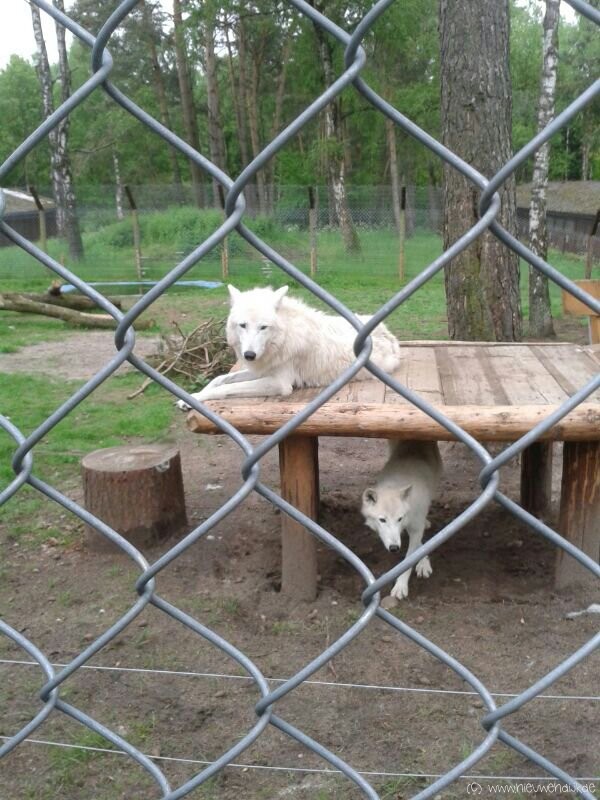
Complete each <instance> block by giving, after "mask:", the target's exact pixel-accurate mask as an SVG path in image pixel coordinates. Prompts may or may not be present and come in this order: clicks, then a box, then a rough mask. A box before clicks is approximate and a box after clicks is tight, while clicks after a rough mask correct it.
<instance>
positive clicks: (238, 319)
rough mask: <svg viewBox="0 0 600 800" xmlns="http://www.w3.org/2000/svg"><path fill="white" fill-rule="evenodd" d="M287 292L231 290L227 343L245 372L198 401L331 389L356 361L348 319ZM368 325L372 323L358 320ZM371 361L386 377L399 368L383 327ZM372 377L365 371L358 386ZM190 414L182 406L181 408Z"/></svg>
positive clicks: (225, 378)
mask: <svg viewBox="0 0 600 800" xmlns="http://www.w3.org/2000/svg"><path fill="white" fill-rule="evenodd" d="M287 291H288V287H287V286H283V287H282V288H281V289H277V291H273V289H271V288H267V289H251V290H250V291H248V292H240V291H238V289H236V288H234V287H233V286H229V296H230V298H231V309H230V312H229V317H228V319H227V341H228V342H229V344H230V346H231V347H232V348H233V349H234V350H235V354H236V356H237V358H238V361H239V362H240V363H242V364H243V365H244V367H245V369H242V370H240V371H239V372H230V373H229V374H227V375H219V377H218V378H215V379H214V380H212V381H211V382H210V383H209V384H208V385H207V386H205V387H204V389H202V391H201V392H198V393H197V394H194V395H192V397H195V398H196V399H198V400H219V399H222V398H226V397H263V396H273V395H282V396H285V395H288V394H290V393H291V392H292V390H293V389H296V388H301V387H308V386H327V384H328V383H330V382H331V381H333V380H334V379H335V378H337V377H338V375H339V374H340V373H341V372H343V370H345V369H346V367H348V366H350V364H352V362H353V361H354V360H355V356H354V352H353V350H352V343H353V342H354V339H355V338H356V330H355V329H354V328H353V327H352V326H351V325H350V324H349V323H348V322H346V320H345V319H343V318H342V317H338V316H331V315H329V314H324V313H323V312H322V311H318V310H317V309H315V308H311V306H307V305H306V304H305V303H303V302H302V301H301V300H297V299H296V298H293V297H286V295H287ZM358 319H360V320H361V321H362V322H366V321H367V320H369V319H370V317H365V316H360V317H358ZM372 340H373V352H372V355H371V358H372V360H373V361H374V362H375V364H377V365H378V366H379V367H381V368H382V369H384V370H386V371H387V372H392V371H393V370H395V369H396V368H397V367H398V365H399V363H400V345H399V343H398V340H397V339H396V337H395V336H393V335H392V334H391V333H390V332H389V330H388V329H387V328H386V327H385V325H383V324H380V325H378V326H377V328H376V329H375V330H374V331H373V333H372ZM370 377H371V374H370V373H369V372H368V371H367V370H364V369H363V370H361V371H360V372H359V373H358V375H357V376H356V379H357V380H366V379H368V378H370ZM177 405H178V406H179V407H180V408H184V409H186V408H188V407H189V406H187V405H186V404H185V403H184V402H183V401H181V400H180V401H179V403H178V404H177Z"/></svg>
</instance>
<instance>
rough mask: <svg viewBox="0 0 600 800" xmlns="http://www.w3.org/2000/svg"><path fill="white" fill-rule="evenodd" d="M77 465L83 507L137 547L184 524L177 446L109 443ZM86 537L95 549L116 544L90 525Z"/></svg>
mask: <svg viewBox="0 0 600 800" xmlns="http://www.w3.org/2000/svg"><path fill="white" fill-rule="evenodd" d="M81 466H82V476H83V493H84V505H85V508H86V509H87V510H88V511H89V512H90V513H92V514H94V516H96V517H98V519H100V520H102V522H105V523H106V524H107V525H109V526H110V527H111V528H112V529H113V530H115V531H116V532H117V533H120V534H121V536H123V537H124V538H125V539H127V540H128V541H129V542H131V544H133V545H134V546H135V547H141V546H146V545H151V544H154V543H156V542H157V541H160V540H161V539H165V538H166V537H167V536H172V535H175V534H177V533H180V532H181V530H182V529H184V528H185V526H186V525H187V516H186V513H185V497H184V493H183V479H182V474H181V458H180V456H179V451H178V450H177V449H176V448H175V447H170V446H168V445H159V444H151V445H136V446H128V445H127V446H125V447H109V448H107V449H105V450H96V451H94V452H93V453H89V454H88V455H87V456H85V457H84V459H83V461H82V462H81ZM86 535H87V539H88V543H89V545H90V546H91V547H93V548H94V549H106V548H112V547H114V545H113V544H112V543H111V542H110V540H109V539H107V538H105V537H104V536H103V535H102V534H101V533H99V532H98V531H96V530H95V529H94V528H92V527H91V526H89V525H86Z"/></svg>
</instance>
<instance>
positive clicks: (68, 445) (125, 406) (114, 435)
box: [0, 374, 175, 543]
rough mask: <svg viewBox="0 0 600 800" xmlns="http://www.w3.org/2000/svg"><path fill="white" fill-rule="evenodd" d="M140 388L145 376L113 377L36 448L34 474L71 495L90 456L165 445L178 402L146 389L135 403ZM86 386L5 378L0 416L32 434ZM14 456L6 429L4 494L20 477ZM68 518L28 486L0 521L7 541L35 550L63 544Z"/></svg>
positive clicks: (0, 385)
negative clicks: (47, 543)
mask: <svg viewBox="0 0 600 800" xmlns="http://www.w3.org/2000/svg"><path fill="white" fill-rule="evenodd" d="M140 383H141V378H140V376H139V375H136V374H130V375H124V376H119V377H115V378H110V379H109V380H108V381H107V382H106V383H104V384H103V385H102V386H101V387H99V388H98V389H97V390H96V391H95V392H94V393H93V395H92V396H91V397H89V398H88V399H86V400H84V401H83V402H82V403H81V404H80V405H79V406H77V407H76V408H75V409H74V410H73V411H71V413H70V414H69V415H68V416H67V418H66V419H65V420H63V421H62V422H60V423H59V424H58V425H57V426H56V427H54V428H53V429H52V430H51V431H50V432H49V433H48V434H47V435H46V436H45V437H44V438H43V439H42V440H41V441H40V443H39V444H37V445H36V446H35V449H34V467H33V473H34V474H35V475H36V476H37V477H39V478H42V479H43V480H45V481H48V482H49V483H51V484H52V485H53V486H55V487H56V488H58V489H60V490H61V491H66V492H67V494H68V493H69V490H70V489H72V488H73V486H74V484H77V485H78V483H79V470H80V466H79V465H80V462H81V459H82V458H83V456H84V455H85V454H86V453H89V452H91V451H92V450H96V449H98V448H102V447H113V446H116V445H120V444H125V443H127V442H136V441H143V442H152V441H156V440H159V439H163V438H164V436H165V434H166V433H167V431H168V429H169V427H170V425H171V424H172V423H173V421H174V419H175V412H174V409H173V401H172V399H171V398H170V396H168V395H167V394H166V392H164V391H162V390H160V389H159V388H158V387H154V386H151V387H149V388H148V389H147V390H146V392H145V394H144V400H143V402H132V401H128V400H127V399H126V396H127V394H129V393H131V392H132V391H133V390H134V389H136V388H137V387H138V386H139V385H140ZM81 385H82V384H81V382H79V381H60V382H59V381H54V380H51V379H48V378H46V377H45V376H40V375H24V374H19V375H17V374H12V375H11V374H9V375H2V379H1V380H0V409H1V413H2V414H3V415H4V416H6V417H8V418H9V419H10V421H11V422H12V423H13V424H14V425H16V426H17V427H18V428H19V429H20V430H21V431H22V432H23V433H24V434H25V435H29V434H31V433H32V432H33V431H35V430H36V428H37V427H38V426H39V425H40V424H41V423H42V422H43V421H44V420H45V419H46V418H47V417H48V416H50V414H51V413H52V412H53V411H55V410H56V409H57V408H59V407H60V405H61V404H62V403H64V402H65V400H66V399H67V398H69V397H70V396H71V395H72V394H73V392H74V391H75V390H76V389H77V388H78V387H79V386H81ZM14 451H15V444H14V441H13V439H12V438H11V437H10V436H8V434H6V433H4V432H3V431H1V430H0V487H4V486H6V485H7V484H8V483H9V482H10V481H11V480H12V478H13V477H14V473H13V470H12V468H11V466H10V465H11V459H12V455H13V453H14ZM61 511H62V510H61V509H60V508H59V507H58V506H56V505H55V504H54V503H51V502H50V501H48V500H46V499H45V498H43V497H42V496H41V495H40V494H39V493H38V492H37V491H35V490H33V489H31V488H29V487H23V488H22V489H21V490H20V491H19V492H18V493H17V496H16V497H14V498H12V499H11V501H10V502H9V503H8V504H7V505H6V506H4V507H3V508H2V512H1V514H0V522H5V523H10V526H9V527H10V530H9V531H8V536H9V537H10V538H12V539H20V538H23V540H24V542H29V543H35V542H39V541H43V540H45V539H46V538H48V537H54V538H58V539H59V540H61V541H64V540H65V532H64V529H65V525H64V522H61V523H60V525H59V523H58V519H59V517H60V514H61ZM63 516H64V515H63ZM67 538H68V537H67Z"/></svg>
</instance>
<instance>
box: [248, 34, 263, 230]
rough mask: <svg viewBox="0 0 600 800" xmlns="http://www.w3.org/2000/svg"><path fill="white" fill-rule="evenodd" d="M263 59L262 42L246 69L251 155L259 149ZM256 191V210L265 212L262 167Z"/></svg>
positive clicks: (258, 174) (255, 154) (257, 176)
mask: <svg viewBox="0 0 600 800" xmlns="http://www.w3.org/2000/svg"><path fill="white" fill-rule="evenodd" d="M262 60H263V46H262V43H261V45H260V47H259V48H258V50H257V51H255V52H254V53H252V56H251V63H250V70H247V71H246V77H247V78H248V76H249V80H248V84H247V87H246V101H247V104H248V105H247V110H248V128H249V130H250V143H251V145H252V157H253V158H256V156H257V155H258V154H259V153H260V151H261V146H260V134H259V116H258V110H259V99H258V98H259V84H260V72H261V68H262ZM256 191H257V193H258V210H259V212H260V213H261V214H263V215H264V214H266V213H267V197H266V192H265V174H264V172H263V170H262V169H260V170H259V171H258V172H257V173H256Z"/></svg>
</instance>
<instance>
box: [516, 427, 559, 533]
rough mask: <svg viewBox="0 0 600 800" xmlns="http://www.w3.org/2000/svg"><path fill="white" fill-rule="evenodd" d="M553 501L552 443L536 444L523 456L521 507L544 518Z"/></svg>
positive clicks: (535, 515)
mask: <svg viewBox="0 0 600 800" xmlns="http://www.w3.org/2000/svg"><path fill="white" fill-rule="evenodd" d="M551 501H552V442H534V444H532V445H530V446H529V447H527V448H526V449H525V450H524V451H523V453H522V455H521V505H522V506H523V508H524V509H525V511H529V513H530V514H533V515H534V517H539V518H544V517H545V515H546V514H547V513H548V510H549V509H550V503H551Z"/></svg>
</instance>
